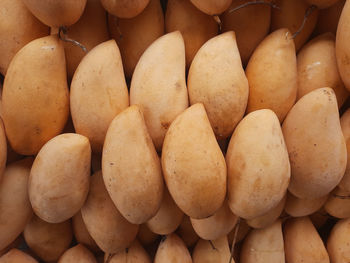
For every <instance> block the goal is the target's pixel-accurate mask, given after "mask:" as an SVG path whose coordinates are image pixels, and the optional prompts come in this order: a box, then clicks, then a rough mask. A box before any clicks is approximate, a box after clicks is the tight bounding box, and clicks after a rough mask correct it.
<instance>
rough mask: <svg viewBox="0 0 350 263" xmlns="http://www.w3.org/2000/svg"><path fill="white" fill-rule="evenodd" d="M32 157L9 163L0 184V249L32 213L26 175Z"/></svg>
mask: <svg viewBox="0 0 350 263" xmlns="http://www.w3.org/2000/svg"><path fill="white" fill-rule="evenodd" d="M32 162H33V159H32V158H26V159H23V160H21V161H17V162H14V163H11V164H9V165H8V166H7V167H6V169H5V172H4V174H3V178H2V179H1V184H0V222H1V223H0V233H1V234H0V250H2V249H4V248H6V247H7V246H8V245H10V243H11V242H12V241H14V240H15V239H16V238H17V237H18V236H19V235H20V234H21V233H22V232H23V229H24V228H25V226H26V224H27V223H28V221H29V220H30V218H31V217H32V215H33V210H32V207H31V205H30V202H29V197H28V189H27V188H28V177H29V173H30V167H31V165H32Z"/></svg>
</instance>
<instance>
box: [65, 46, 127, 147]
mask: <svg viewBox="0 0 350 263" xmlns="http://www.w3.org/2000/svg"><path fill="white" fill-rule="evenodd" d="M106 101H108V103H105V102H106ZM128 105H129V96H128V88H127V86H126V82H125V77H124V71H123V63H122V60H121V57H120V52H119V48H118V46H117V44H116V43H115V41H114V40H109V41H107V42H103V43H102V44H99V45H98V46H96V47H95V48H93V49H92V50H91V51H90V52H89V53H88V54H87V55H86V56H85V57H84V58H83V60H82V61H81V63H80V64H79V66H78V68H77V70H76V71H75V73H74V77H73V79H72V84H71V89H70V108H71V114H72V119H73V123H74V128H75V130H76V132H77V133H79V134H82V135H84V136H86V137H87V138H88V139H89V141H90V143H91V148H92V150H93V151H94V152H101V151H102V147H103V143H104V140H105V136H106V133H107V129H108V127H109V124H110V123H111V122H112V120H113V119H114V117H115V116H116V115H117V114H118V113H120V112H121V111H122V110H124V109H126V108H127V107H128Z"/></svg>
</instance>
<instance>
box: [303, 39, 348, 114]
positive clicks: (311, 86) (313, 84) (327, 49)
mask: <svg viewBox="0 0 350 263" xmlns="http://www.w3.org/2000/svg"><path fill="white" fill-rule="evenodd" d="M297 67H298V97H297V99H300V98H301V97H302V96H304V95H305V94H307V93H309V92H310V91H312V90H315V89H318V88H323V87H329V88H332V89H333V90H334V92H335V95H336V97H337V102H338V107H339V108H340V107H341V106H342V105H343V103H344V102H345V101H346V99H347V97H348V96H349V92H348V91H347V90H346V89H345V87H344V84H343V82H342V80H341V78H340V75H339V71H338V67H337V60H336V57H335V37H334V36H333V35H332V34H331V33H325V34H323V35H320V36H318V37H316V38H314V39H312V40H311V41H309V42H308V43H307V44H306V45H305V46H304V47H303V48H302V49H301V50H300V52H299V53H298V56H297Z"/></svg>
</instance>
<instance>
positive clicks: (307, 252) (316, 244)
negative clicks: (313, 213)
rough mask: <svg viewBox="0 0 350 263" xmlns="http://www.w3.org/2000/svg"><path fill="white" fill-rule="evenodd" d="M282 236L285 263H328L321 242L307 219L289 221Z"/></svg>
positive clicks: (325, 251)
mask: <svg viewBox="0 0 350 263" xmlns="http://www.w3.org/2000/svg"><path fill="white" fill-rule="evenodd" d="M283 234H284V235H283V238H284V250H285V253H286V262H288V263H297V262H310V263H329V257H328V253H327V250H326V248H325V246H324V244H323V241H322V239H321V237H320V236H319V234H318V232H317V230H316V228H315V227H314V226H313V224H312V222H311V220H310V219H309V218H308V217H298V218H292V219H289V220H288V221H287V223H286V224H285V226H284V231H283Z"/></svg>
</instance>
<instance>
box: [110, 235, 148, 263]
mask: <svg viewBox="0 0 350 263" xmlns="http://www.w3.org/2000/svg"><path fill="white" fill-rule="evenodd" d="M106 258H107V260H106ZM104 262H108V263H126V262H130V263H138V262H140V263H151V262H152V261H151V258H150V257H149V255H148V254H147V252H146V250H145V249H144V248H143V247H142V246H141V245H140V243H139V242H138V241H137V240H135V241H134V242H133V243H132V244H131V246H130V247H129V248H127V249H124V250H123V251H120V252H118V253H115V254H105V261H104Z"/></svg>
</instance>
